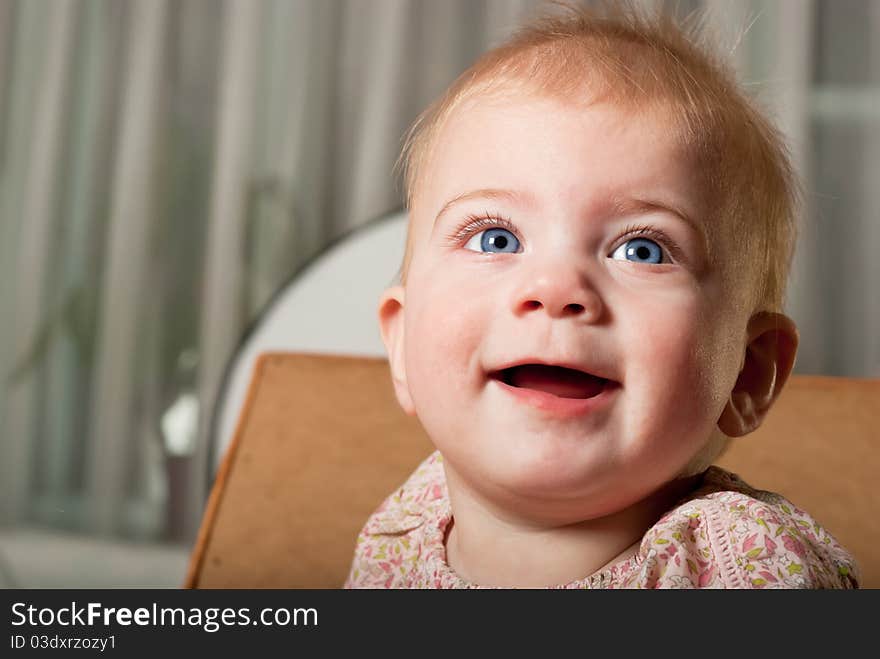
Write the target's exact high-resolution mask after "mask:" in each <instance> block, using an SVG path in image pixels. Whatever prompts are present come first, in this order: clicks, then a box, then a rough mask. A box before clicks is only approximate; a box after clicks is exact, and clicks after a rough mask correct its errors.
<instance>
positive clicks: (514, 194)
mask: <svg viewBox="0 0 880 659" xmlns="http://www.w3.org/2000/svg"><path fill="white" fill-rule="evenodd" d="M473 199H493V200H497V199H501V200H504V201H510V202H518V203H530V202H531V201H532V200H531V197H530V196H528V195H526V194H525V193H523V192H518V191H516V190H506V189H504V188H481V189H479V190H470V191H469V192H463V193H462V194H460V195H458V196H456V197H453V198H452V199H450V200H449V201H447V202H446V203H445V204H444V205H443V208H441V209H440V212H439V213H437V216H436V217H435V218H434V226H437V222H438V221H439V220H440V218H441V217H442V216H443V214H444V213H446V212H447V211H448V210H449V209H450V208H452V207H453V206H455V205H456V204H460V203H463V202H465V201H472V200H473Z"/></svg>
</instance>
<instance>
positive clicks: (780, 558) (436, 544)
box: [345, 452, 858, 588]
mask: <svg viewBox="0 0 880 659" xmlns="http://www.w3.org/2000/svg"><path fill="white" fill-rule="evenodd" d="M451 519H452V510H451V508H450V504H449V497H448V494H447V490H446V479H445V475H444V472H443V458H442V456H441V455H440V454H439V453H438V452H435V453H434V454H432V455H431V456H430V457H429V458H428V459H427V460H425V461H424V462H423V463H422V464H421V465H420V466H419V467H418V469H416V471H415V473H413V474H412V476H410V478H409V479H408V480H407V481H406V483H404V485H403V486H402V487H401V488H400V489H399V490H397V491H396V492H394V493H393V494H391V496H389V497H388V498H387V499H386V500H385V502H384V503H382V505H381V506H380V507H379V508H378V510H376V512H375V513H373V515H372V516H371V517H370V518H369V520H367V523H366V525H365V526H364V528H363V530H362V531H361V533H360V535H359V536H358V540H357V546H356V549H355V556H354V561H353V563H352V566H351V570H350V573H349V576H348V579H347V580H346V583H345V587H346V588H479V586H478V585H476V584H472V583H468V582H466V581H464V580H463V579H461V578H460V577H459V576H458V575H457V574H456V573H455V572H454V571H453V570H452V569H451V568H450V567H449V565H447V563H446V549H445V547H444V544H443V538H444V534H445V530H446V527H447V525H448V524H449V522H450V520H451ZM556 587H557V588H858V573H857V567H856V564H855V561H854V559H853V558H852V556H850V554H849V553H848V552H847V551H846V550H845V549H843V548H842V547H841V546H840V545H839V544H838V543H837V541H836V540H835V539H834V538H833V537H832V536H831V534H830V533H828V532H827V531H826V530H825V529H823V528H822V527H821V526H820V525H819V524H818V523H817V522H816V521H815V520H814V519H813V518H812V517H810V516H809V515H808V514H807V513H806V512H804V511H803V510H799V509H798V508H797V507H796V506H794V505H793V504H792V503H790V502H789V501H787V500H786V499H784V498H783V497H781V496H779V495H778V494H774V493H772V492H765V491H762V490H756V489H754V488H752V487H750V486H749V485H748V484H746V483H745V482H743V481H742V480H741V479H740V478H739V477H738V476H736V475H735V474H732V473H730V472H727V471H725V470H723V469H721V468H719V467H710V468H709V469H708V470H707V471H706V473H705V476H704V479H703V482H702V483H701V485H700V486H699V487H698V488H697V489H696V490H695V491H694V492H692V493H691V495H690V496H689V498H688V499H687V500H685V501H683V502H681V503H679V504H678V505H677V506H675V507H674V508H673V509H672V510H670V511H669V512H668V513H666V514H665V515H664V516H663V517H662V518H661V519H660V520H659V521H658V522H657V523H656V524H655V525H654V526H653V527H652V528H650V529H649V530H648V532H647V533H645V535H644V537H643V538H642V542H641V544H640V546H639V549H638V551H637V552H636V554H635V555H633V556H631V557H630V558H627V559H625V560H622V561H620V562H618V563H615V564H613V565H611V566H609V567H607V568H605V569H603V570H600V571H599V572H596V573H594V574H591V575H589V576H586V577H584V578H583V579H579V580H577V581H574V582H572V583H567V584H560V585H558V586H556Z"/></svg>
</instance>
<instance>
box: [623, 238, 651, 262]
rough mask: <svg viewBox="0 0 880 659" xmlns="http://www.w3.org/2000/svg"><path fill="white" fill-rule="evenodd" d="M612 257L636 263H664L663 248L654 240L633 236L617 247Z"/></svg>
mask: <svg viewBox="0 0 880 659" xmlns="http://www.w3.org/2000/svg"><path fill="white" fill-rule="evenodd" d="M611 258H612V259H617V260H618V261H624V260H625V261H632V262H634V263H663V248H662V247H660V245H658V244H657V243H655V242H654V241H653V240H648V239H647V238H633V239H631V240H627V241H626V242H625V243H623V244H622V245H621V246H620V247H618V248H617V249H615V250H614V253H613V254H612V255H611Z"/></svg>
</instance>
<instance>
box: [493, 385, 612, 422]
mask: <svg viewBox="0 0 880 659" xmlns="http://www.w3.org/2000/svg"><path fill="white" fill-rule="evenodd" d="M492 382H494V383H495V384H496V385H498V387H499V388H500V389H501V390H502V391H504V392H506V393H508V394H510V395H511V396H513V397H514V398H515V399H516V400H518V401H519V402H521V403H525V404H526V405H530V406H531V407H534V408H536V409H538V410H541V411H542V412H546V413H547V414H549V415H551V416H555V417H559V418H571V417H578V416H586V415H588V414H593V413H595V412H596V411H598V410H600V409H602V408H603V407H605V406H606V405H608V404H609V402H610V401H611V399H612V397H613V396H614V395H615V393H616V392H617V390H618V389H620V385H619V384H617V383H607V384H606V385H605V388H604V389H602V391H601V392H599V393H598V394H597V395H595V396H593V397H592V398H563V397H561V396H556V395H554V394H551V393H547V392H546V391H538V390H537V389H526V388H524V387H512V386H510V385H509V384H507V383H505V382H502V381H501V380H495V379H493V380H492Z"/></svg>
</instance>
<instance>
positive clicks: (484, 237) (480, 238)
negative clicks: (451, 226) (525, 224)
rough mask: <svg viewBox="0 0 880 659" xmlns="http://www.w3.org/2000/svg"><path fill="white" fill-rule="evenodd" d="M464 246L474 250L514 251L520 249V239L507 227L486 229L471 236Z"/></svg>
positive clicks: (492, 251) (491, 251)
mask: <svg viewBox="0 0 880 659" xmlns="http://www.w3.org/2000/svg"><path fill="white" fill-rule="evenodd" d="M464 247H465V249H469V250H471V251H473V252H490V253H496V254H497V253H513V252H518V251H519V240H518V239H517V237H516V236H514V235H513V234H512V233H511V232H510V231H508V230H507V229H486V230H484V231H480V232H479V233H475V234H474V235H473V236H471V237H470V239H469V240H468V241H467V243H465V246H464Z"/></svg>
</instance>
